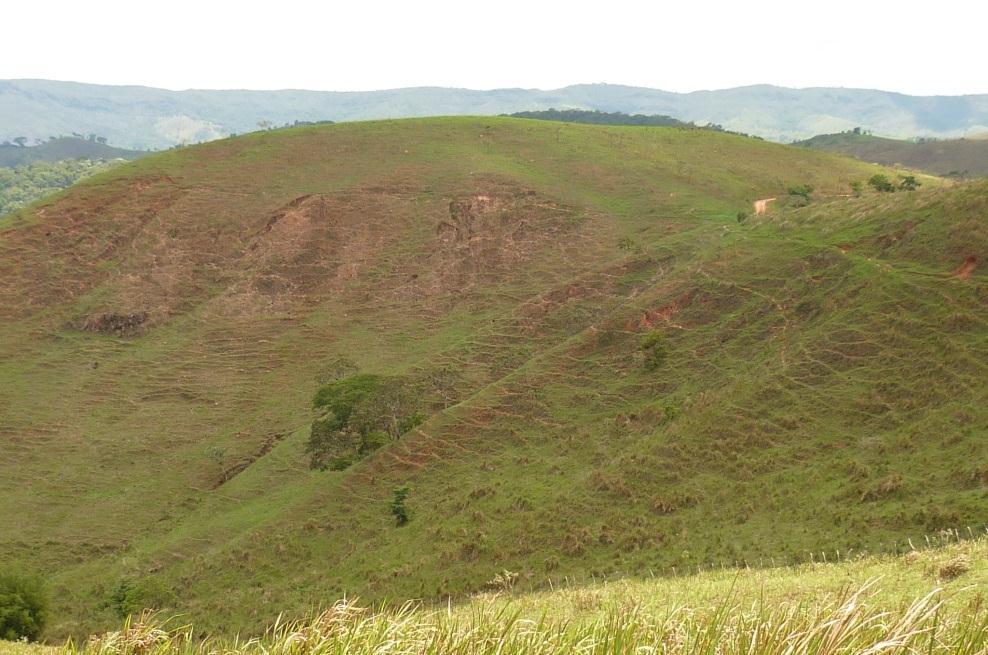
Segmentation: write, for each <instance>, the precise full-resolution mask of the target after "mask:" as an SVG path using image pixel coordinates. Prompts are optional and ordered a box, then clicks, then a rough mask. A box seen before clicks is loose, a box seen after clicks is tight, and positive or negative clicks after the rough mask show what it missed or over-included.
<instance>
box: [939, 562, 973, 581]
mask: <svg viewBox="0 0 988 655" xmlns="http://www.w3.org/2000/svg"><path fill="white" fill-rule="evenodd" d="M970 570H971V563H970V562H969V561H968V560H966V559H965V558H963V557H955V558H953V559H951V560H948V561H946V562H944V563H943V564H941V565H940V566H939V567H937V579H938V580H940V581H942V582H949V581H950V580H953V579H954V578H959V577H960V576H962V575H964V574H965V573H967V572H968V571H970Z"/></svg>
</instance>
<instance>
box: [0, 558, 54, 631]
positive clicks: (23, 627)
mask: <svg viewBox="0 0 988 655" xmlns="http://www.w3.org/2000/svg"><path fill="white" fill-rule="evenodd" d="M47 618H48V598H47V596H46V595H45V592H44V589H43V588H42V586H41V583H40V582H39V581H38V580H36V579H34V578H28V577H25V576H20V575H13V574H9V573H0V639H5V640H7V641H17V640H19V639H27V640H29V641H35V640H36V639H37V638H38V637H39V636H41V631H42V630H43V629H44V627H45V621H46V620H47Z"/></svg>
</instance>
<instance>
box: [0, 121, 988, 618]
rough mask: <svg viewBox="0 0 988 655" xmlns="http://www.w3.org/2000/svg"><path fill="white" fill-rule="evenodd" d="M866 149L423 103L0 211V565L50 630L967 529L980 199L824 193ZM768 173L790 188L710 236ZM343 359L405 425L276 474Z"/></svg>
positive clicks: (981, 496)
mask: <svg viewBox="0 0 988 655" xmlns="http://www.w3.org/2000/svg"><path fill="white" fill-rule="evenodd" d="M879 171H882V169H880V168H879V167H877V166H872V165H868V164H864V163H860V162H855V161H852V160H849V159H845V158H841V157H836V156H833V155H829V154H826V153H817V152H812V151H808V150H803V149H796V148H787V147H783V146H779V145H774V144H770V143H765V142H761V141H757V140H753V139H745V138H741V137H736V136H731V135H725V134H720V133H716V132H710V131H698V130H678V129H673V128H648V129H642V128H633V127H624V128H622V127H598V126H587V125H574V124H562V125H561V124H551V123H546V122H543V121H525V120H520V119H508V118H484V119H476V118H454V119H449V118H447V119H427V120H409V121H386V122H373V123H361V124H340V125H334V126H329V127H318V128H316V127H308V128H299V129H294V130H286V131H278V132H276V133H261V134H253V135H249V136H246V137H241V138H237V139H232V140H224V141H219V142H214V143H211V144H208V145H205V146H200V147H193V148H187V149H182V150H178V151H171V152H168V153H163V154H160V155H156V156H153V157H149V158H146V159H142V160H139V161H137V162H134V163H132V164H128V165H126V166H123V167H121V168H119V169H116V170H114V171H112V172H110V173H106V174H103V175H100V176H97V177H94V178H90V179H88V180H86V181H85V182H83V183H82V184H81V185H79V186H77V187H76V188H74V189H73V190H72V191H70V192H69V193H66V194H63V195H62V196H59V197H58V198H56V199H53V200H51V201H49V202H46V203H43V204H41V205H38V206H34V207H32V208H31V209H30V210H24V211H22V212H21V213H19V214H16V215H15V216H14V217H13V218H10V219H8V220H7V221H6V222H5V223H3V224H2V226H0V438H2V439H3V440H4V444H5V452H6V453H7V454H8V455H9V456H8V457H5V458H2V459H0V478H2V479H3V480H5V481H9V483H8V484H4V485H3V486H2V487H0V565H6V566H8V567H11V568H16V569H23V570H28V571H38V572H43V573H44V574H46V575H47V576H49V577H50V579H51V582H52V585H53V587H54V589H55V592H56V593H55V604H56V606H55V616H56V621H55V623H54V625H53V626H52V629H51V634H52V635H56V636H57V635H64V634H67V633H80V632H85V631H87V630H90V629H93V628H96V627H100V626H107V625H112V624H114V623H115V622H116V621H117V620H118V619H117V617H116V616H115V615H114V612H113V603H112V602H111V600H112V599H113V598H119V597H120V596H121V595H125V596H126V595H128V594H129V595H130V596H133V597H134V598H133V599H132V600H133V601H134V603H139V604H152V605H157V606H168V607H172V608H174V609H180V610H183V611H187V612H189V613H191V615H192V616H194V617H196V622H197V624H198V625H200V626H201V627H202V628H204V629H206V630H208V631H211V632H213V631H226V632H232V631H234V630H238V629H243V630H248V631H250V630H257V629H258V627H259V626H260V625H263V624H264V623H265V622H267V621H268V620H270V617H271V616H273V615H274V614H277V613H278V612H279V611H281V610H284V609H289V608H299V607H305V606H310V605H312V604H316V603H318V602H325V601H326V600H327V599H331V598H336V597H339V596H341V595H343V594H344V593H347V594H351V595H353V594H356V595H359V596H361V597H362V598H364V599H365V600H366V601H367V602H375V601H379V600H383V599H385V598H388V599H403V598H416V597H418V598H437V597H445V596H447V595H460V594H465V593H470V592H474V591H476V590H478V589H482V588H483V587H484V586H485V584H486V583H487V582H488V581H490V580H491V579H492V578H493V577H494V576H495V574H496V573H497V572H499V571H501V570H503V569H509V570H511V571H514V572H517V573H518V574H519V578H518V580H517V583H516V584H517V587H518V588H521V589H524V588H540V587H542V586H545V585H547V584H549V582H550V581H551V580H556V581H558V580H560V579H563V578H564V577H576V578H582V577H588V576H590V575H593V576H597V577H599V576H610V575H618V574H632V575H634V574H647V573H648V572H656V573H664V572H670V573H671V572H672V571H673V570H674V569H676V570H680V571H681V570H682V569H683V568H684V567H695V566H697V565H703V566H710V565H721V564H733V563H735V562H737V561H741V560H747V561H749V562H755V561H759V562H764V563H767V562H770V561H772V560H773V559H774V560H775V561H776V562H779V561H801V560H805V559H808V558H810V557H811V554H810V553H811V551H812V552H819V551H822V550H826V551H833V550H834V549H837V548H839V549H841V550H842V551H844V550H845V549H847V548H853V549H855V550H861V549H869V550H895V549H897V548H902V547H903V545H904V544H905V540H906V539H907V538H909V537H918V536H919V535H922V534H926V533H929V532H931V531H936V530H939V529H944V528H963V527H964V526H967V525H972V526H973V525H976V524H977V523H979V522H981V521H983V520H984V516H985V514H986V512H985V510H986V507H988V491H986V483H988V471H986V469H985V467H984V464H983V462H984V461H986V460H988V457H986V455H988V453H986V452H985V449H986V440H985V438H984V437H985V434H986V428H988V402H986V401H988V398H986V386H985V384H984V379H985V374H986V372H988V371H986V368H988V364H986V358H985V357H984V356H982V354H983V353H985V352H988V330H986V329H985V327H986V324H985V312H984V309H985V305H986V302H988V285H986V278H985V273H984V268H983V266H980V262H981V261H982V260H983V258H984V253H985V252H986V249H988V224H986V221H985V209H986V203H988V187H986V186H985V185H984V184H972V185H962V186H956V187H947V186H944V185H943V184H941V183H939V182H938V181H937V180H935V179H927V180H925V184H924V186H923V187H922V189H921V190H920V191H918V192H915V193H897V194H894V195H892V196H879V195H867V194H866V195H865V196H864V197H861V198H845V197H841V196H842V194H846V193H847V192H848V189H849V185H850V183H851V182H853V181H860V180H864V179H867V178H868V177H869V176H870V175H872V174H874V173H875V172H879ZM885 172H886V173H888V174H890V175H894V172H892V171H885ZM796 184H809V185H811V186H813V187H814V188H815V189H816V191H815V195H816V200H814V201H813V202H812V203H811V204H810V205H809V206H807V207H804V208H801V209H796V208H794V207H792V206H789V205H787V204H786V203H785V202H783V200H782V199H780V200H779V201H777V202H776V203H773V204H771V205H770V206H771V207H773V209H772V210H771V211H770V212H769V213H768V214H765V215H760V216H757V217H752V218H750V219H749V220H748V221H747V222H746V223H745V224H743V225H742V224H739V222H738V221H737V214H738V212H739V211H741V210H750V207H751V203H752V202H753V201H754V200H755V199H759V198H767V197H775V196H780V195H782V194H784V192H785V189H787V188H788V187H790V186H792V185H796ZM647 335H654V337H653V338H652V341H650V343H651V344H652V345H651V347H650V349H649V352H643V351H642V348H641V345H642V341H643V338H644V337H646V336H647ZM341 357H345V358H347V359H349V360H352V363H353V364H354V366H355V367H356V368H357V369H359V370H360V371H361V372H363V373H372V374H378V375H382V376H401V377H400V379H402V380H404V381H407V382H408V385H407V386H408V389H409V390H412V391H414V393H415V394H416V397H415V398H414V401H415V403H416V405H417V406H418V407H419V408H420V409H421V410H422V411H423V412H424V413H425V414H426V415H427V420H426V421H425V422H424V423H422V424H421V425H419V426H418V427H417V428H416V429H415V430H413V431H411V432H410V433H408V434H405V435H404V436H403V437H402V438H401V440H400V441H397V442H395V443H393V444H390V445H386V446H385V447H384V448H382V449H381V450H378V451H376V452H375V453H373V454H372V455H370V456H369V457H367V458H365V459H363V460H362V461H359V462H357V463H356V464H354V465H353V466H352V467H350V468H348V469H346V470H344V471H319V470H311V469H310V468H309V467H308V458H307V456H306V454H305V452H304V448H305V442H306V440H307V437H308V430H309V424H310V422H311V420H312V410H311V399H312V396H313V394H314V393H315V391H316V389H317V388H318V387H319V385H320V384H321V383H322V382H325V381H326V380H329V379H332V378H333V377H334V375H335V373H336V372H337V371H338V370H339V369H340V358H341ZM650 363H651V365H650ZM399 486H408V488H409V490H410V491H409V495H408V499H407V508H408V511H409V514H410V521H409V522H408V524H407V525H405V526H403V527H397V526H396V524H395V520H394V516H393V515H392V513H391V511H390V509H389V504H390V503H391V501H392V500H393V490H394V489H395V488H396V487H399ZM122 591H123V592H127V593H125V594H121V592H122Z"/></svg>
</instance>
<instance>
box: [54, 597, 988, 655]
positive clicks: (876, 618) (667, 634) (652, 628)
mask: <svg viewBox="0 0 988 655" xmlns="http://www.w3.org/2000/svg"><path fill="white" fill-rule="evenodd" d="M873 587H874V585H873V584H869V585H867V586H866V587H865V588H863V589H861V590H859V591H858V592H856V593H848V594H845V595H844V596H843V597H841V598H839V599H837V600H835V601H830V602H825V603H822V604H819V603H805V602H802V601H800V600H792V601H786V602H781V603H774V604H768V603H764V602H758V603H754V604H745V603H742V602H740V601H736V600H728V601H725V602H723V603H721V604H720V605H718V606H715V607H710V608H704V609H698V608H689V607H675V608H671V609H669V610H668V611H665V612H663V613H660V614H647V613H645V612H643V611H642V610H641V608H639V607H638V606H628V607H623V608H621V607H612V608H610V609H608V610H606V611H604V612H602V613H601V614H600V615H599V616H597V617H596V618H593V619H591V620H587V621H579V622H576V621H567V620H558V619H549V618H542V619H537V620H531V619H523V618H521V616H520V614H519V613H518V612H517V611H514V610H513V609H512V607H511V604H510V603H507V604H500V605H494V604H492V603H485V604H481V605H473V606H471V608H470V609H469V610H468V611H465V612H464V611H460V610H455V609H454V610H448V611H435V610H432V611H424V610H420V609H417V608H415V607H413V606H412V605H405V606H404V607H402V608H399V609H396V610H390V611H380V612H375V611H371V610H369V609H367V608H363V607H360V606H358V605H356V604H354V603H353V602H350V601H346V600H343V601H339V602H337V603H336V604H335V605H333V606H332V607H331V608H329V609H327V610H325V611H323V612H322V613H320V614H318V615H315V616H313V617H311V618H309V619H306V620H302V621H295V622H281V621H279V622H278V623H276V624H275V626H274V627H272V628H271V629H270V630H269V631H268V632H267V633H266V634H265V635H264V636H262V637H259V638H255V639H249V640H232V641H231V640H214V639H198V638H196V636H195V634H194V632H193V630H192V629H191V628H189V627H185V628H179V629H167V628H166V627H163V626H161V625H159V624H157V623H156V622H155V617H154V616H153V615H144V616H141V617H137V618H135V619H134V620H132V621H128V622H127V624H126V625H125V626H124V628H123V629H122V630H121V631H119V632H111V633H107V634H105V635H102V636H100V637H98V638H94V639H91V640H90V641H88V642H87V643H85V644H84V645H83V646H82V647H75V646H73V645H72V644H71V643H70V644H69V645H68V647H67V649H66V650H67V651H68V653H70V654H71V655H158V654H160V655H170V654H173V653H174V654H181V655H211V654H217V655H223V654H233V653H237V654H240V653H243V654H246V655H254V654H256V655H308V654H313V655H322V654H327V655H328V654H336V653H353V654H362V653H367V654H370V653H374V654H380V655H384V654H404V653H408V654H411V653H416V654H417V653H421V654H429V653H435V654H437V655H438V654H440V653H441V654H444V655H445V654H458V653H471V654H481V653H491V654H495V653H496V654H499V655H514V654H521V653H525V654H526V655H527V654H536V655H550V654H555V653H587V654H590V653H594V654H596V653H636V654H641V653H656V654H657V653H668V654H679V653H682V654H687V653H688V654H690V655H703V654H708V653H709V654H714V653H716V654H718V655H721V654H730V653H738V654H745V655H769V654H771V655H801V654H811V653H812V654H814V655H827V654H831V653H834V654H837V653H841V654H843V653H855V654H861V655H872V654H877V653H917V654H919V653H925V654H928V655H932V654H934V653H951V654H957V655H961V654H965V655H967V654H970V655H974V654H983V653H988V612H986V611H985V610H984V609H983V608H982V607H981V605H980V603H977V604H973V605H971V606H969V607H967V608H965V609H963V610H954V611H947V610H945V608H944V607H943V605H942V601H941V599H940V598H939V595H940V594H939V591H934V592H932V593H930V594H928V595H927V596H925V597H922V598H919V599H917V600H915V601H914V602H912V603H911V604H909V605H907V606H903V607H901V608H899V609H898V610H892V611H889V610H883V609H879V608H876V607H873V606H872V605H871V604H870V602H869V601H870V600H871V599H872V598H873V594H872V589H873Z"/></svg>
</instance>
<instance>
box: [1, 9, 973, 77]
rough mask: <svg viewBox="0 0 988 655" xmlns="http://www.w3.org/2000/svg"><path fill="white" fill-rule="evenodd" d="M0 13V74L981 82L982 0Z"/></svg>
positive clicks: (55, 75) (32, 75)
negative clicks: (0, 26) (1, 26)
mask: <svg viewBox="0 0 988 655" xmlns="http://www.w3.org/2000/svg"><path fill="white" fill-rule="evenodd" d="M912 7H921V8H922V9H913V8H912ZM0 24H2V25H3V31H2V33H0V78H28V77H30V78H47V79H60V80H74V81H80V82H95V83H103V84H143V85H147V86H158V87H165V88H170V89H185V88H248V89H276V88H305V89H320V90H368V89H382V88H395V87H406V86H420V85H429V86H433V85H434V86H456V87H468V88H474V89H489V88H499V87H526V88H532V87H537V88H543V89H551V88H558V87H561V86H565V85H567V84H575V83H584V82H611V83H616V84H631V85H636V86H648V87H654V88H661V89H667V90H670V91H692V90H696V89H714V88H725V87H731V86H741V85H746V84H759V83H771V84H778V85H782V86H793V87H805V86H846V87H867V88H879V89H887V90H893V91H902V92H904V93H913V94H960V93H988V67H986V64H988V32H986V30H988V2H986V1H985V0H941V1H940V2H935V3H929V2H924V3H918V2H915V3H913V2H908V1H907V0H899V1H889V0H870V1H869V0H856V1H853V2H852V1H848V0H815V1H813V2H806V1H804V0H789V1H788V2H783V1H775V0H751V1H749V2H743V1H741V0H738V1H734V2H728V1H721V2H717V1H710V2H702V1H697V0H694V1H693V2H690V1H689V0H681V1H680V2H676V3H672V2H661V1H659V0H655V1H653V2H627V1H623V0H596V1H595V2H589V3H583V2H580V1H578V0H571V1H570V2H539V1H538V0H523V1H520V0H493V1H491V0H488V1H485V2H475V1H471V0H460V1H459V2H441V1H439V0H420V1H418V2H416V1H415V0H405V1H403V2H391V1H387V2H386V1H382V0H377V1H375V0H364V1H362V2H361V1H360V0H354V1H352V2H347V3H337V2H331V1H324V2H302V1H299V0H280V1H277V2H265V3H255V2H251V1H250V0H243V1H242V2H227V1H217V0H194V1H193V0H164V1H161V2H150V1H148V0H127V1H122V0H121V1H118V0H88V1H81V0H71V1H54V0H6V1H5V2H3V4H2V5H0Z"/></svg>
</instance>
